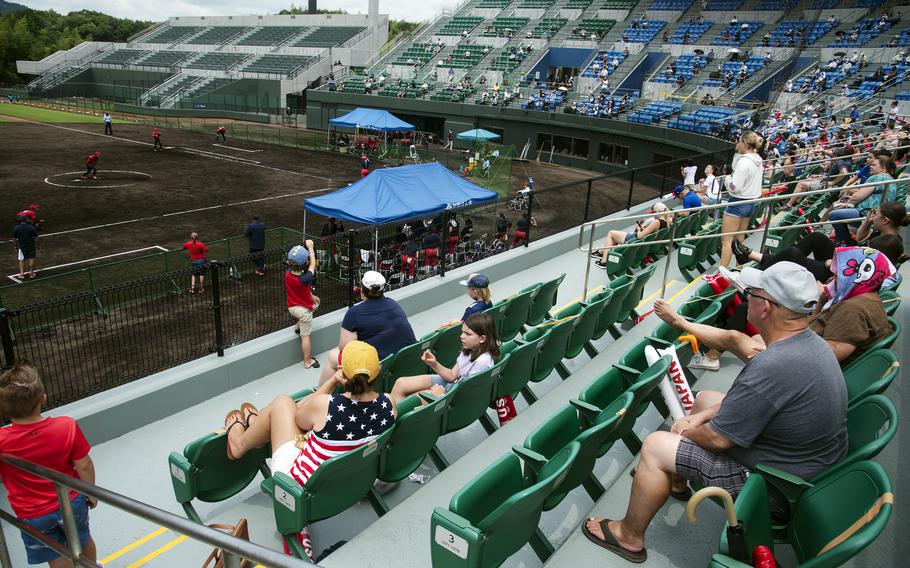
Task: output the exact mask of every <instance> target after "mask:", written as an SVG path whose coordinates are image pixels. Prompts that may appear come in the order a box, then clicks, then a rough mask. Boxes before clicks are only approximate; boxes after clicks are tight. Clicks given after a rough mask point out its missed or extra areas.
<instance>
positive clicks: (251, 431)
mask: <svg viewBox="0 0 910 568" xmlns="http://www.w3.org/2000/svg"><path fill="white" fill-rule="evenodd" d="M380 370H381V369H380V365H379V355H378V353H377V352H376V349H375V348H374V347H372V346H371V345H368V344H367V343H364V342H363V341H350V342H348V344H347V345H345V347H344V351H342V354H341V368H340V369H339V370H338V371H336V372H335V373H334V374H333V375H332V377H331V378H330V379H329V380H327V381H326V382H325V383H323V384H322V385H321V386H320V387H319V388H318V389H317V390H316V392H314V393H313V394H311V395H309V396H307V397H305V398H304V399H303V400H301V401H300V402H298V403H295V402H294V401H293V400H292V399H291V398H290V397H288V396H286V395H279V396H278V397H277V398H275V400H273V401H272V402H271V403H269V405H268V406H266V407H264V408H262V409H261V410H259V409H257V408H256V407H255V406H253V405H252V404H250V403H248V402H245V403H243V404H241V405H240V408H239V409H234V410H231V411H230V412H228V414H227V416H226V417H225V432H226V434H227V456H228V459H232V460H234V459H240V458H242V457H243V456H244V455H245V454H246V453H247V452H249V451H251V450H254V449H257V448H261V447H262V446H264V445H266V444H268V443H269V442H271V444H272V463H271V469H272V472H279V471H280V472H282V473H284V474H286V475H289V476H291V477H292V478H294V480H295V481H297V483H299V484H300V485H301V486H303V485H306V482H307V481H308V480H309V479H310V477H312V475H313V473H314V472H315V471H316V469H317V468H319V466H320V465H322V463H323V462H325V461H327V460H329V459H331V458H334V457H336V456H340V455H342V454H345V453H347V452H350V451H352V450H355V449H357V448H359V447H361V446H364V445H366V444H369V443H371V442H373V441H374V440H375V439H376V438H377V437H379V436H380V435H381V434H382V433H383V432H385V431H386V430H388V429H389V428H392V426H394V424H395V417H396V410H395V405H396V403H398V402H399V400H400V399H397V398H395V395H394V394H391V395H389V394H385V393H377V392H376V391H375V390H374V388H373V381H374V380H375V379H376V377H378V376H379V373H380ZM339 389H340V390H341V392H340V393H339V394H334V393H335V392H336V391H337V390H339ZM237 426H240V428H237ZM297 539H298V542H300V544H301V545H302V548H303V550H304V552H305V553H306V554H307V555H308V556H309V557H310V558H311V559H312V558H313V556H312V554H313V550H312V549H313V547H312V542H311V540H310V536H309V533H308V531H307V530H306V529H304V530H303V531H301V533H300V534H298V535H297ZM285 551H286V552H290V550H289V548H288V544H287V543H285Z"/></svg>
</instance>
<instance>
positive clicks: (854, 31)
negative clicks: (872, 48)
mask: <svg viewBox="0 0 910 568" xmlns="http://www.w3.org/2000/svg"><path fill="white" fill-rule="evenodd" d="M890 27H891V24H890V23H880V22H879V21H878V20H876V19H874V18H866V19H863V20H860V21H859V22H857V23H856V24H854V26H853V28H851V29H850V30H849V31H847V32H846V33H844V34H843V36H841V37H839V38H837V39H835V40H834V41H833V42H832V43H829V44H828V47H840V48H846V47H862V46H864V45H866V44H867V43H869V42H870V41H872V40H873V39H875V38H876V37H878V36H879V34H882V33H884V32H886V31H888V29H889V28H890Z"/></svg>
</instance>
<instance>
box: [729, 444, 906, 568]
mask: <svg viewBox="0 0 910 568" xmlns="http://www.w3.org/2000/svg"><path fill="white" fill-rule="evenodd" d="M892 500H893V497H892V494H891V481H890V480H889V479H888V475H887V474H886V473H885V470H884V468H882V466H881V465H879V464H878V463H875V462H871V461H863V462H859V463H856V464H854V465H852V466H851V467H849V468H847V469H845V470H842V471H840V472H838V473H837V474H836V475H834V476H832V477H830V478H827V479H825V480H824V481H822V482H820V483H818V484H816V485H813V486H812V487H811V488H810V489H809V490H808V491H806V492H805V493H804V494H803V495H802V497H801V498H800V500H799V502H798V503H797V504H796V509H795V510H794V513H793V520H792V521H791V523H790V525H789V526H788V528H787V532H786V534H785V541H786V542H787V543H789V544H790V545H791V546H792V548H793V552H794V554H795V556H796V560H797V562H799V565H800V566H806V567H810V566H811V567H812V568H833V567H834V566H840V565H842V564H843V563H845V562H846V561H847V560H849V559H850V558H852V557H853V556H855V555H856V554H857V553H859V552H860V551H861V550H863V549H864V548H866V547H867V546H869V545H870V544H871V543H872V542H873V541H874V540H875V539H876V537H878V535H879V534H881V532H882V530H884V528H885V525H887V523H888V519H889V518H890V517H891V512H892V507H893V505H892V504H891V503H892ZM879 501H881V508H880V510H878V511H877V514H874V515H870V514H869V512H870V509H872V507H873V506H874V505H875V504H876V502H879ZM735 506H736V518H737V519H739V520H740V521H742V522H743V524H744V525H745V526H746V549H747V550H750V551H751V550H752V548H753V547H754V546H757V545H759V544H763V545H766V546H768V547H772V548H773V546H774V536H773V534H772V531H771V529H770V524H771V523H770V521H771V518H770V512H769V510H768V492H767V487H766V484H765V479H764V478H763V476H761V475H758V474H753V475H750V476H749V479H748V480H747V481H746V484H745V486H744V487H743V489H742V491H740V493H739V496H738V497H737V499H736V504H735ZM864 517H866V522H865V523H863V524H862V525H861V527H860V528H859V529H858V530H857V531H856V532H855V533H853V534H852V535H850V536H848V537H847V538H846V539H845V540H843V541H842V542H841V543H839V544H837V545H836V546H834V547H833V548H830V549H829V550H827V551H824V552H823V550H824V549H825V547H826V546H827V544H828V543H830V542H832V541H833V540H834V539H835V538H837V537H838V536H840V535H842V534H843V533H844V531H845V529H847V528H848V527H850V526H851V525H853V524H854V523H855V522H857V521H858V520H860V519H862V518H864ZM726 536H727V535H726V530H724V531H722V532H721V545H720V550H721V552H722V553H721V554H716V555H714V557H713V558H712V565H715V566H724V567H729V568H734V567H745V566H749V564H744V563H741V562H737V561H735V560H732V559H730V558H729V557H727V556H726V555H725V554H723V553H724V552H726V551H727V540H726Z"/></svg>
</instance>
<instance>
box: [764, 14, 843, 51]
mask: <svg viewBox="0 0 910 568" xmlns="http://www.w3.org/2000/svg"><path fill="white" fill-rule="evenodd" d="M838 23H839V22H838V21H837V20H835V21H834V23H828V22H827V21H817V22H810V21H808V20H785V21H783V22H781V23H780V24H779V25H778V26H777V27H776V28H775V29H774V31H772V32H771V37H770V38H769V41H767V42H765V41H764V39H763V40H762V45H768V46H775V47H777V46H783V47H787V46H790V45H792V46H798V45H800V44H801V40H805V42H806V45H812V44H813V43H815V42H816V41H818V40H819V39H821V37H822V36H823V35H825V34H826V33H828V32H830V31H831V30H833V29H834V28H836V27H837V25H838ZM791 40H793V41H792V43H791Z"/></svg>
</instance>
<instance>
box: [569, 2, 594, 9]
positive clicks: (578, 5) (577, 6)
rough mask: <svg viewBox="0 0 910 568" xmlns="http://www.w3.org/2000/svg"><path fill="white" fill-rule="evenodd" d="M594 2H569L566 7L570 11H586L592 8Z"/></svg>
mask: <svg viewBox="0 0 910 568" xmlns="http://www.w3.org/2000/svg"><path fill="white" fill-rule="evenodd" d="M593 1H594V0H569V1H568V2H566V4H565V7H566V8H567V9H569V10H584V9H585V8H587V7H588V6H590V5H591V3H592V2H593Z"/></svg>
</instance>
